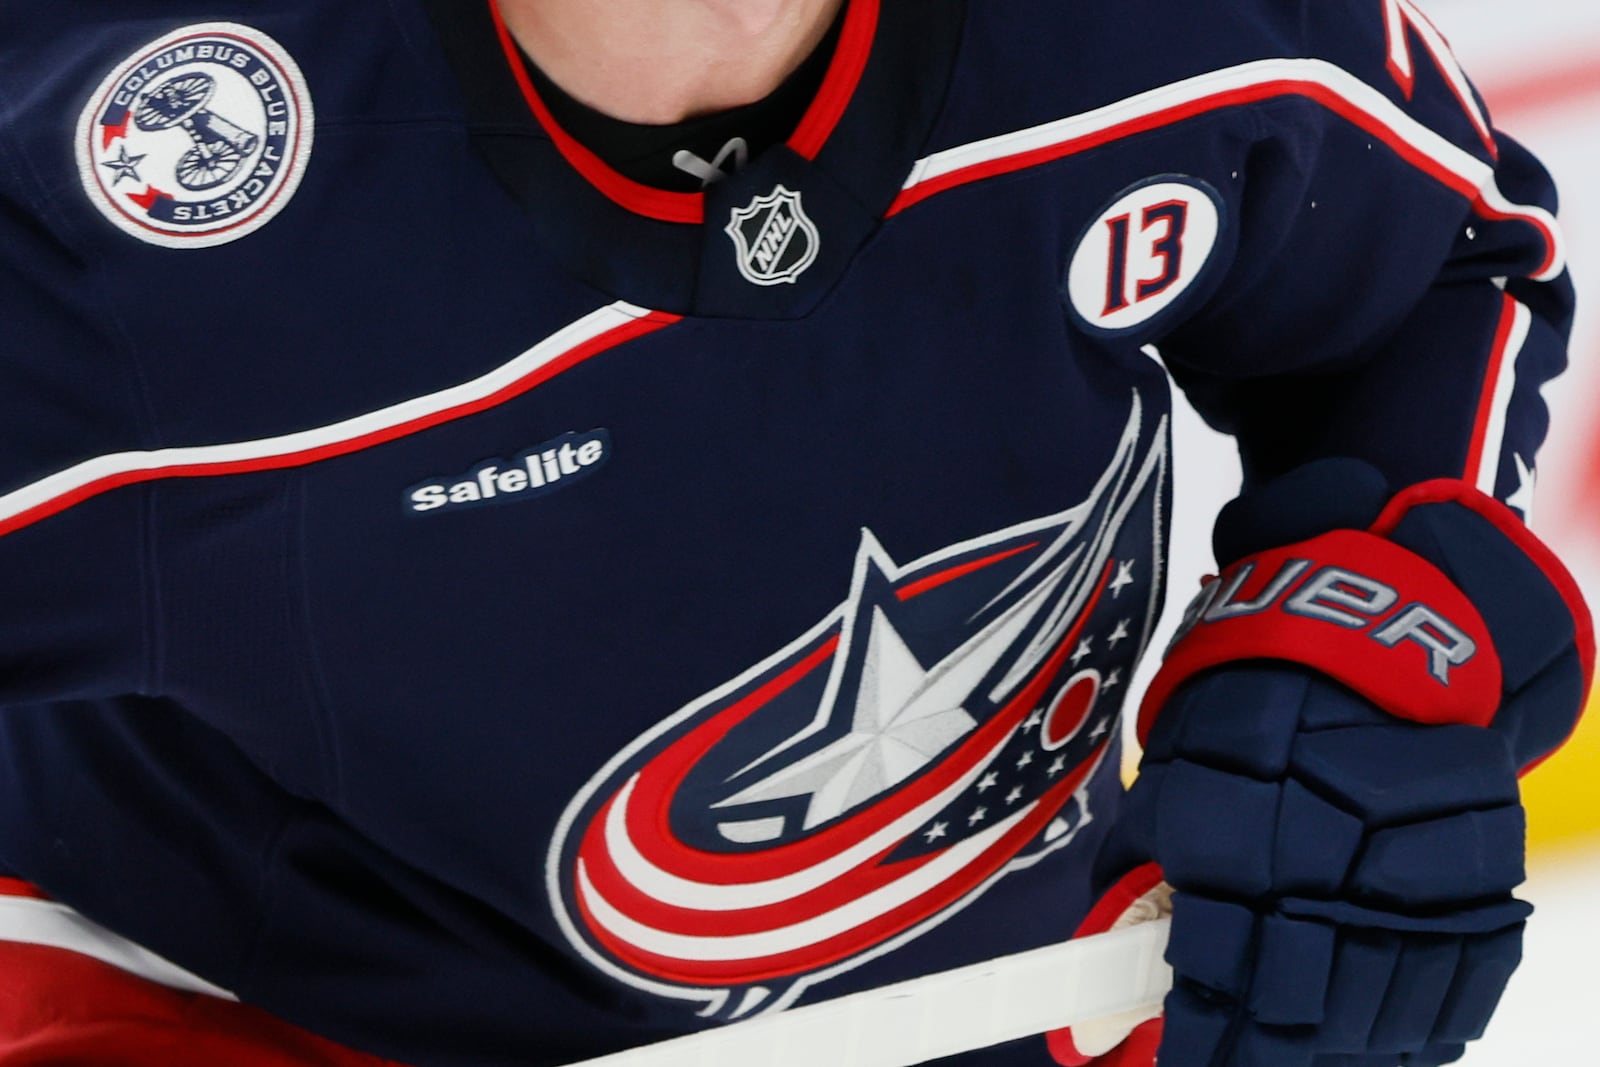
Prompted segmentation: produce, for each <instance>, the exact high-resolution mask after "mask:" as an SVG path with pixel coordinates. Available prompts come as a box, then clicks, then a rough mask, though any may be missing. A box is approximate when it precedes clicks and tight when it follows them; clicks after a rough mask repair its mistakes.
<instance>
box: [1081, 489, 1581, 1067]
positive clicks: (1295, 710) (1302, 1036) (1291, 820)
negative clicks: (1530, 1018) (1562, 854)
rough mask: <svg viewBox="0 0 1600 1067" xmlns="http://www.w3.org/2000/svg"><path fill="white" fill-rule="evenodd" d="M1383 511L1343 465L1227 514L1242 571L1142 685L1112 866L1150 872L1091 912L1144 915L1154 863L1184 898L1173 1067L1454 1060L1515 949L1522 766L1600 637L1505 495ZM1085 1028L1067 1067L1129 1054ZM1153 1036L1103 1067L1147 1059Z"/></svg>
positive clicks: (1568, 703)
mask: <svg viewBox="0 0 1600 1067" xmlns="http://www.w3.org/2000/svg"><path fill="white" fill-rule="evenodd" d="M1386 496H1387V492H1386V490H1385V489H1384V487H1383V485H1382V483H1381V480H1380V479H1379V478H1378V477H1377V475H1376V472H1374V471H1372V470H1371V469H1370V468H1367V467H1364V466H1361V465H1359V464H1354V463H1346V462H1342V461H1334V462H1328V463H1324V464H1319V465H1317V466H1314V467H1308V468H1305V469H1303V470H1301V471H1299V472H1297V473H1296V474H1294V475H1291V476H1290V477H1288V478H1286V479H1283V480H1281V481H1280V482H1278V483H1274V484H1273V485H1271V486H1268V487H1267V488H1266V489H1264V490H1262V491H1260V492H1259V493H1256V494H1253V495H1251V496H1247V497H1243V498H1241V499H1240V500H1238V501H1235V502H1234V503H1233V504H1232V505H1230V506H1229V508H1228V509H1227V510H1225V512H1224V514H1223V516H1222V518H1221V520H1220V521H1219V523H1218V558H1219V559H1224V560H1234V561H1235V562H1233V563H1232V564H1231V565H1230V566H1228V567H1226V568H1225V569H1224V571H1223V573H1222V574H1221V576H1220V577H1219V578H1217V579H1215V580H1213V581H1212V582H1211V583H1209V584H1208V585H1207V586H1206V588H1205V589H1204V590H1203V591H1202V593H1201V595H1200V597H1199V598H1198V599H1197V600H1196V602H1195V603H1194V604H1192V605H1191V606H1190V609H1189V611H1188V613H1187V614H1186V616H1185V619H1184V622H1183V624H1182V626H1181V627H1180V630H1179V634H1180V636H1179V637H1178V638H1177V640H1175V641H1174V643H1173V645H1172V646H1171V648H1170V649H1169V651H1168V656H1167V661H1166V663H1165V665H1164V666H1163V668H1162V670H1161V672H1160V673H1159V674H1158V675H1157V677H1156V679H1155V681H1154V682H1153V683H1152V685H1151V688H1150V691H1149V693H1148V694H1147V697H1146V700H1145V703H1144V706H1143V709H1142V712H1141V717H1140V732H1141V735H1143V739H1144V741H1145V746H1146V748H1145V755H1144V760H1143V763H1142V765H1141V773H1140V777H1139V779H1138V781H1137V782H1136V783H1135V784H1134V786H1133V788H1132V790H1131V791H1130V793H1129V796H1128V798H1127V804H1126V807H1125V809H1124V813H1123V817H1122V819H1121V821H1120V822H1119V824H1118V826H1117V827H1116V828H1114V830H1113V832H1112V835H1111V838H1110V840H1109V841H1108V844H1107V847H1106V848H1105V850H1104V851H1103V853H1102V856H1101V860H1100V866H1099V872H1100V873H1101V875H1102V876H1106V875H1108V874H1112V873H1116V872H1123V871H1132V873H1131V874H1130V875H1128V876H1127V877H1125V878H1123V879H1122V880H1121V881H1120V882H1119V883H1118V884H1117V886H1116V887H1115V888H1114V890H1113V891H1112V892H1111V893H1110V894H1108V896H1107V900H1108V901H1110V903H1109V904H1107V905H1105V906H1103V908H1102V909H1097V910H1099V911H1101V914H1100V916H1099V918H1098V919H1096V922H1097V923H1098V924H1099V925H1100V926H1101V928H1103V927H1104V924H1105V923H1106V922H1107V921H1108V918H1107V916H1108V914H1110V915H1112V917H1113V918H1114V916H1115V914H1116V913H1119V911H1118V909H1119V907H1121V905H1119V904H1118V903H1117V901H1119V900H1120V901H1122V902H1124V903H1126V902H1127V901H1130V900H1134V899H1139V898H1141V897H1142V898H1144V899H1145V900H1146V905H1145V906H1146V907H1148V902H1149V897H1150V895H1151V894H1150V893H1149V892H1148V888H1149V887H1150V886H1152V885H1153V884H1154V883H1155V881H1156V879H1157V878H1158V877H1159V873H1152V872H1153V871H1155V870H1156V868H1153V867H1151V866H1149V865H1143V866H1141V864H1144V861H1149V860H1154V861H1155V864H1157V865H1159V871H1160V872H1164V874H1165V879H1166V882H1167V883H1170V885H1171V886H1172V887H1173V889H1174V890H1175V892H1174V893H1173V895H1172V898H1171V908H1172V912H1173V927H1172V938H1171V942H1170V944H1169V946H1168V949H1167V958H1168V960H1169V962H1170V963H1171V964H1172V966H1173V969H1174V972H1175V976H1176V980H1175V985H1174V989H1173V991H1172V993H1171V994H1170V995H1169V996H1168V998H1167V1001H1166V1005H1165V1021H1164V1034H1162V1036H1161V1037H1160V1064H1161V1067H1394V1065H1396V1064H1402V1063H1403V1064H1410V1065H1433V1064H1442V1063H1448V1062H1451V1061H1453V1060H1454V1059H1456V1058H1458V1057H1459V1056H1460V1055H1461V1053H1462V1051H1463V1048H1464V1045H1465V1043H1466V1042H1467V1041H1469V1040H1472V1039H1473V1038H1475V1037H1477V1036H1479V1035H1480V1034H1481V1033H1482V1031H1483V1029H1484V1027H1485V1025H1486V1024H1487V1022H1488V1020H1489V1017H1490V1015H1491V1014H1492V1012H1493V1011H1494V1007H1495V1005H1496V1003H1497V1002H1498V1000H1499V997H1500V993H1501V991H1502V989H1503V988H1504V985H1505V982H1506V979H1507V978H1508V977H1509V976H1510V973H1511V971H1512V970H1513V969H1514V968H1515V967H1516V965H1517V963H1518V961H1519V959H1520V954H1521V933H1522V925H1523V920H1524V919H1525V918H1526V916H1527V915H1528V913H1529V912H1530V911H1531V909H1530V908H1529V907H1528V906H1527V905H1526V904H1523V903H1521V902H1519V901H1517V900H1515V899H1513V897H1512V895H1511V891H1512V889H1513V887H1515V886H1516V885H1517V884H1519V883H1520V882H1521V881H1522V878H1523V868H1522V857H1523V818H1522V809H1521V806H1520V802H1519V799H1518V791H1517V776H1518V772H1519V771H1520V770H1525V769H1527V768H1528V767H1530V766H1531V765H1532V764H1534V763H1536V762H1537V761H1538V760H1539V759H1541V758H1543V757H1544V756H1545V755H1547V754H1548V753H1549V752H1551V751H1553V750H1554V749H1555V748H1556V747H1557V746H1559V744H1560V743H1561V741H1562V740H1563V739H1564V738H1565V737H1566V736H1567V735H1568V734H1569V733H1570V731H1571V729H1572V727H1573V725H1574V724H1575V722H1576V719H1577V715H1578V712H1579V710H1580V709H1581V707H1582V704H1583V700H1584V697H1585V695H1586V689H1587V686H1588V680H1589V677H1590V674H1591V672H1592V668H1593V661H1594V639H1593V631H1592V627H1591V624H1590V622H1589V618H1588V615H1587V613H1586V611H1585V609H1584V607H1583V604H1582V601H1581V598H1580V597H1579V596H1578V593H1577V589H1576V586H1575V584H1574V583H1573V582H1572V580H1571V578H1570V576H1568V575H1567V573H1566V572H1565V570H1563V569H1562V568H1561V566H1560V564H1559V563H1557V562H1556V561H1555V559H1554V558H1553V557H1552V556H1551V555H1550V553H1549V552H1548V550H1547V549H1545V548H1544V546H1543V545H1541V544H1539V543H1538V542H1537V541H1536V540H1534V539H1533V538H1532V536H1531V535H1530V534H1528V533H1527V531H1526V530H1525V529H1524V528H1523V527H1522V524H1521V523H1520V522H1519V521H1518V520H1517V518H1516V516H1515V515H1513V514H1512V513H1511V512H1509V511H1507V510H1506V509H1505V508H1503V507H1501V506H1500V505H1499V504H1497V503H1495V502H1494V501H1492V500H1490V499H1488V498H1487V497H1484V496H1482V495H1481V494H1478V493H1477V492H1475V491H1474V490H1472V489H1470V488H1469V487H1467V486H1465V485H1463V484H1462V483H1458V482H1447V481H1441V482H1430V483H1425V484H1423V485H1420V486H1416V487H1414V488H1412V489H1411V490H1408V491H1406V492H1405V493H1402V494H1401V495H1400V496H1399V497H1397V498H1395V499H1394V500H1392V501H1389V502H1388V503H1387V505H1385V503H1384V501H1385V497H1386ZM1318 531H1331V532H1318ZM1267 544H1272V545H1284V544H1287V545H1288V547H1287V548H1275V549H1265V550H1263V549H1262V547H1261V546H1263V545H1267ZM1106 880H1107V881H1109V880H1110V879H1109V878H1107V879H1106ZM1157 895H1159V894H1157ZM1091 919H1095V916H1091ZM1085 932H1087V931H1085ZM1079 1031H1080V1033H1079V1034H1078V1035H1077V1036H1079V1037H1085V1036H1086V1037H1087V1038H1088V1040H1079V1041H1074V1036H1075V1035H1073V1034H1067V1033H1064V1034H1060V1035H1055V1036H1053V1038H1052V1049H1053V1050H1054V1051H1056V1052H1057V1058H1058V1059H1059V1060H1060V1061H1061V1062H1063V1063H1068V1064H1072V1063H1085V1062H1089V1061H1090V1055H1089V1054H1090V1053H1097V1052H1099V1051H1100V1049H1101V1048H1103V1047H1104V1046H1105V1045H1106V1044H1107V1039H1106V1037H1105V1035H1103V1034H1093V1033H1091V1034H1088V1035H1083V1034H1082V1033H1081V1031H1082V1028H1079ZM1152 1035H1153V1030H1152V1028H1151V1027H1150V1026H1149V1025H1146V1026H1145V1028H1144V1029H1143V1031H1142V1034H1140V1033H1139V1032H1137V1031H1136V1039H1135V1040H1134V1041H1130V1042H1128V1043H1126V1044H1124V1045H1123V1046H1121V1047H1120V1048H1118V1049H1116V1050H1115V1051H1114V1052H1113V1053H1112V1054H1111V1056H1112V1058H1107V1059H1101V1060H1095V1061H1094V1062H1097V1063H1100V1064H1105V1065H1110V1064H1112V1063H1115V1064H1116V1065H1117V1067H1132V1065H1133V1064H1134V1063H1135V1062H1137V1061H1136V1059H1135V1056H1136V1055H1139V1054H1142V1053H1141V1052H1140V1050H1139V1049H1137V1048H1135V1046H1136V1045H1137V1044H1138V1043H1139V1040H1138V1039H1139V1038H1141V1037H1142V1042H1143V1044H1144V1045H1145V1046H1146V1047H1147V1048H1148V1046H1150V1045H1153V1044H1154V1043H1155V1040H1154V1038H1153V1036H1152ZM1085 1046H1087V1047H1085ZM1144 1062H1148V1060H1145V1061H1144Z"/></svg>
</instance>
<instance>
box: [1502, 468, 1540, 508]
mask: <svg viewBox="0 0 1600 1067" xmlns="http://www.w3.org/2000/svg"><path fill="white" fill-rule="evenodd" d="M1511 461H1512V462H1513V463H1515V464H1516V465H1517V488H1516V489H1515V490H1514V491H1513V492H1512V493H1511V495H1510V496H1508V497H1506V507H1508V508H1516V509H1517V510H1518V511H1520V512H1522V521H1523V522H1525V523H1531V522H1532V521H1533V490H1534V483H1535V482H1537V481H1538V476H1537V475H1536V474H1535V473H1534V470H1533V468H1532V467H1530V466H1528V465H1527V464H1526V463H1524V462H1523V461H1522V457H1521V456H1520V455H1518V454H1517V453H1515V452H1513V453H1511Z"/></svg>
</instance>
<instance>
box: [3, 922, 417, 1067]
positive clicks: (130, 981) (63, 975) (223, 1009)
mask: <svg viewBox="0 0 1600 1067" xmlns="http://www.w3.org/2000/svg"><path fill="white" fill-rule="evenodd" d="M0 1063H4V1064H5V1065H6V1067H60V1065H62V1064H92V1065H93V1067H218V1065H219V1064H225V1065H226V1067H401V1065H399V1064H396V1063H394V1061H392V1060H382V1059H379V1058H377V1057H376V1056H370V1055H367V1054H366V1053H363V1052H357V1051H356V1050H354V1049H350V1048H345V1047H344V1046H342V1045H336V1044H334V1043H333V1042H332V1041H328V1040H326V1039H325V1038H321V1037H318V1036H316V1035H315V1034H311V1033H308V1032H307V1031H305V1030H301V1029H299V1028H298V1027H295V1026H291V1025H290V1024H288V1023H286V1022H284V1021H282V1020H281V1019H277V1018H274V1017H273V1016H271V1015H268V1014H267V1013H266V1012H264V1011H261V1010H260V1009H259V1008H252V1007H250V1006H248V1005H244V1004H238V1003H235V1002H233V1001H229V1000H222V999H220V998H217V997H208V996H204V995H197V994H194V993H185V992H179V991H177V990H173V989H168V988H166V987H165V986H161V985H157V984H156V983H154V982H150V981H146V980H145V979H143V978H139V977H136V976H134V975H131V974H128V973H127V972H125V971H120V970H118V969H117V968H115V967H112V966H109V965H108V964H105V963H101V962H100V961H99V960H96V959H91V958H89V957H88V956H81V955H79V954H77V953H75V952H69V951H66V950H64V949H59V948H51V947H48V946H45V945H27V944H18V943H14V942H0Z"/></svg>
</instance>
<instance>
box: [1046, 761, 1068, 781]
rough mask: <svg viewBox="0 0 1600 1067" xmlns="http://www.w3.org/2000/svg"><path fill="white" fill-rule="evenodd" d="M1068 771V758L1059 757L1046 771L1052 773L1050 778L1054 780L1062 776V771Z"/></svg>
mask: <svg viewBox="0 0 1600 1067" xmlns="http://www.w3.org/2000/svg"><path fill="white" fill-rule="evenodd" d="M1066 769H1067V757H1065V756H1057V757H1056V761H1055V762H1054V763H1052V764H1050V766H1049V767H1047V768H1046V770H1048V771H1049V772H1050V777H1052V778H1054V777H1055V776H1056V775H1058V774H1060V773H1061V772H1062V771H1064V770H1066Z"/></svg>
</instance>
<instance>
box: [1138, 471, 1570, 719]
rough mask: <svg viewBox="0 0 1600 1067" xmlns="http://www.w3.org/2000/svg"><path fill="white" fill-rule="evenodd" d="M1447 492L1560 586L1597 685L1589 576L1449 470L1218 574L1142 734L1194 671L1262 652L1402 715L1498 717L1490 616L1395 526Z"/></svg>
mask: <svg viewBox="0 0 1600 1067" xmlns="http://www.w3.org/2000/svg"><path fill="white" fill-rule="evenodd" d="M1443 503H1448V504H1456V505H1460V506H1462V507H1465V508H1468V509H1470V510H1471V511H1472V512H1474V513H1475V514H1476V515H1478V516H1479V517H1480V518H1482V519H1484V520H1486V521H1487V522H1488V523H1489V524H1490V525H1491V526H1492V527H1493V528H1494V529H1495V530H1496V531H1497V532H1498V533H1499V534H1501V535H1502V536H1504V537H1505V538H1506V539H1507V540H1509V541H1510V542H1511V543H1512V544H1514V545H1515V546H1516V547H1517V548H1518V549H1519V550H1520V551H1521V552H1522V553H1523V554H1524V555H1526V556H1527V557H1528V558H1529V559H1530V560H1531V561H1532V562H1533V563H1534V564H1535V565H1536V566H1537V567H1538V568H1539V570H1540V571H1541V572H1542V573H1543V574H1544V576H1545V578H1546V579H1547V580H1548V581H1549V582H1550V584H1551V586H1552V587H1553V588H1554V589H1555V590H1556V591H1557V592H1558V593H1559V594H1560V595H1561V598H1562V600H1563V601H1564V602H1565V603H1566V605H1567V607H1568V609H1569V611H1570V612H1571V614H1572V618H1573V622H1574V628H1575V637H1576V645H1577V653H1578V658H1579V662H1580V665H1581V668H1582V671H1583V675H1584V678H1585V685H1586V686H1587V685H1588V684H1589V682H1588V680H1589V679H1591V678H1592V676H1593V671H1594V658H1595V642H1594V626H1593V623H1592V621H1591V619H1590V617H1589V613H1588V610H1587V608H1586V607H1585V605H1584V602H1583V598H1582V596H1581V595H1580V594H1579V591H1578V587H1577V583H1576V582H1575V581H1574V580H1573V579H1572V576H1571V575H1570V574H1568V573H1567V571H1566V569H1565V568H1564V567H1562V565H1561V563H1560V562H1559V561H1558V560H1557V559H1556V558H1555V556H1554V555H1553V554H1552V553H1551V552H1550V550H1549V549H1548V548H1546V547H1545V546H1544V545H1543V544H1542V543H1541V542H1540V541H1539V540H1538V539H1537V538H1535V537H1534V536H1533V535H1532V534H1531V533H1529V532H1528V530H1527V528H1526V527H1524V526H1523V524H1522V523H1521V521H1520V520H1518V518H1517V517H1516V516H1515V515H1514V514H1512V513H1511V512H1510V511H1509V510H1507V509H1506V508H1505V507H1503V506H1502V505H1500V504H1499V503H1498V502H1496V501H1494V500H1492V499H1490V498H1489V497H1486V496H1484V495H1483V494H1482V493H1479V492H1478V491H1477V490H1475V489H1473V488H1472V487H1471V486H1468V485H1466V484H1465V483H1463V482H1459V481H1453V480H1448V479H1440V480H1437V481H1432V482H1424V483H1422V484H1420V485H1416V486H1413V487H1411V488H1410V489H1408V490H1406V491H1405V492H1403V493H1401V494H1400V495H1398V496H1397V497H1395V498H1394V500H1392V501H1391V502H1390V503H1389V505H1388V506H1387V507H1386V508H1385V509H1384V511H1383V513H1382V514H1381V515H1380V516H1379V517H1378V519H1377V520H1376V521H1375V522H1374V523H1373V525H1372V527H1371V528H1370V529H1369V530H1366V531H1359V530H1334V531H1332V532H1330V533H1326V534H1322V535H1321V536H1318V537H1313V538H1311V539H1309V540H1307V541H1302V542H1300V543H1298V544H1294V545H1290V546H1287V547H1284V548H1276V549H1270V550H1268V551H1265V552H1260V553H1257V554H1255V555H1252V556H1247V557H1245V558H1244V559H1241V560H1239V561H1238V562H1236V563H1234V564H1232V565H1231V566H1229V567H1228V568H1227V569H1226V570H1224V571H1223V573H1222V574H1221V575H1219V576H1218V577H1216V578H1214V579H1212V580H1210V581H1209V582H1208V583H1207V584H1206V585H1205V587H1204V588H1203V589H1202V590H1201V592H1200V595H1199V596H1198V597H1196V598H1195V600H1194V601H1193V602H1192V603H1191V604H1190V605H1189V608H1188V610H1187V611H1186V612H1185V615H1184V619H1183V621H1182V623H1181V624H1180V626H1179V628H1178V636H1177V637H1176V638H1175V639H1174V641H1173V643H1172V646H1171V647H1170V648H1169V650H1168V652H1167V658H1166V662H1165V663H1164V664H1163V665H1162V668H1161V670H1160V671H1159V672H1158V673H1157V674H1156V677H1155V679H1154V680H1153V681H1152V683H1151V685H1150V688H1149V691H1148V692H1147V693H1146V695H1145V698H1144V702H1143V705H1142V706H1141V709H1140V714H1139V738H1140V740H1141V741H1143V740H1144V739H1145V737H1146V735H1147V734H1148V732H1149V729H1150V726H1151V723H1152V722H1153V721H1154V718H1155V715H1156V714H1157V712H1158V711H1159V710H1160V709H1161V708H1162V707H1163V706H1165V704H1166V702H1167V700H1168V699H1169V698H1170V697H1171V696H1172V693H1173V691H1174V690H1175V689H1177V687H1178V686H1179V685H1181V684H1182V683H1183V682H1184V681H1186V680H1187V679H1189V678H1190V677H1192V676H1194V675H1195V674H1197V673H1199V672H1200V671H1203V670H1206V669H1208V668H1211V667H1215V666H1219V665H1221V664H1224V663H1236V662H1239V661H1242V660H1251V659H1272V660H1287V661H1289V662H1292V663H1300V664H1303V665H1305V666H1307V667H1310V668H1312V669H1313V670H1316V671H1318V672H1320V673H1322V674H1325V675H1327V676H1329V677H1331V678H1334V679H1336V680H1338V681H1339V682H1341V683H1343V684H1344V685H1346V686H1348V687H1349V688H1350V689H1352V690H1354V691H1355V692H1357V693H1360V694H1361V695H1362V696H1364V697H1366V698H1367V699H1368V700H1371V701H1372V702H1373V703H1374V704H1376V705H1377V706H1378V707H1381V708H1383V709H1384V710H1385V711H1387V712H1389V713H1390V714H1392V715H1395V716H1398V717H1400V718H1404V719H1410V720H1413V721H1415V722H1420V723H1428V724H1442V723H1467V724H1471V725H1475V726H1487V725H1489V723H1490V721H1491V720H1492V719H1493V718H1494V715H1495V713H1496V711H1497V710H1498V709H1499V707H1500V705H1501V702H1502V699H1503V697H1504V693H1503V692H1502V675H1501V665H1500V660H1499V656H1498V655H1497V653H1496V651H1495V646H1494V642H1493V640H1492V638H1491V635H1490V633H1489V630H1488V627H1487V626H1486V624H1485V623H1484V621H1483V618H1482V616H1481V615H1480V614H1479V612H1478V610H1477V609H1476V608H1475V607H1474V606H1473V604H1472V602H1471V601H1470V600H1469V599H1468V598H1467V596H1466V594H1464V593H1463V592H1462V591H1461V590H1460V589H1459V588H1458V587H1457V586H1456V584H1455V583H1454V582H1453V581H1452V580H1451V579H1450V578H1449V577H1447V576H1446V575H1445V573H1444V572H1443V571H1441V570H1440V569H1439V568H1438V567H1436V566H1435V565H1434V564H1433V563H1432V562H1430V561H1429V560H1427V559H1424V558H1423V557H1422V556H1419V555H1417V554H1416V553H1415V552H1412V551H1410V550H1409V549H1406V548H1403V547H1401V546H1400V545H1397V544H1395V543H1394V542H1392V541H1390V540H1389V539H1388V536H1387V535H1388V534H1389V533H1390V532H1392V531H1393V530H1394V529H1395V528H1396V526H1398V525H1399V523H1400V521H1401V520H1402V519H1403V518H1404V517H1405V515H1406V514H1407V513H1408V512H1410V511H1411V510H1412V509H1413V508H1416V507H1420V506H1426V505H1432V504H1443Z"/></svg>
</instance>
